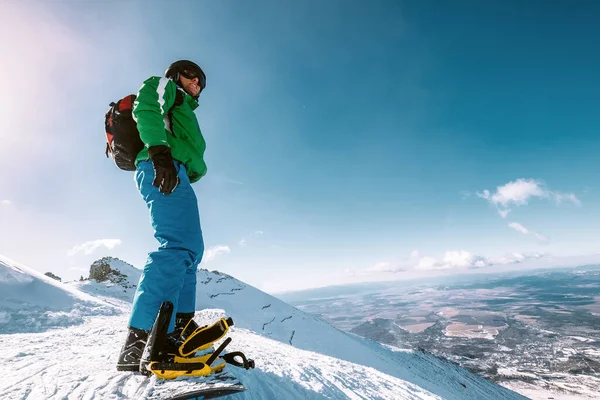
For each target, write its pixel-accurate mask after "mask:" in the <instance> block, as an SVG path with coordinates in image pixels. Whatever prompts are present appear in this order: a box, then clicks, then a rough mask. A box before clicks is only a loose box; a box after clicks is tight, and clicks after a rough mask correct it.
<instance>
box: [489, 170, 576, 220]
mask: <svg viewBox="0 0 600 400" xmlns="http://www.w3.org/2000/svg"><path fill="white" fill-rule="evenodd" d="M477 196H478V197H480V198H482V199H485V200H487V201H488V202H489V203H490V204H492V205H494V206H495V207H496V209H497V210H498V213H499V214H500V216H502V218H506V217H507V216H508V213H509V212H511V208H510V207H511V206H523V205H527V204H528V202H529V200H530V199H532V198H553V199H554V200H555V201H556V204H557V205H560V204H561V203H563V202H565V201H568V202H571V203H573V204H575V205H576V206H581V202H580V201H579V199H578V198H577V196H575V195H574V194H573V193H561V192H553V191H551V190H550V189H548V188H547V187H546V186H545V185H544V184H543V183H542V182H541V181H539V180H536V179H517V180H516V181H514V182H509V183H507V184H505V185H503V186H498V187H497V188H496V193H494V194H492V193H490V191H489V190H484V191H483V192H481V193H479V192H478V193H477Z"/></svg>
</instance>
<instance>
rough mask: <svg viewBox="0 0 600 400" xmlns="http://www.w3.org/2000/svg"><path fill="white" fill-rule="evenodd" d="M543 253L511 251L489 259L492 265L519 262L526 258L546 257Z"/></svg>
mask: <svg viewBox="0 0 600 400" xmlns="http://www.w3.org/2000/svg"><path fill="white" fill-rule="evenodd" d="M546 256H547V254H543V253H525V254H523V253H511V254H507V255H505V256H503V257H500V258H496V259H490V262H491V263H492V264H493V265H506V264H519V263H522V262H524V261H527V260H537V259H540V258H543V257H546Z"/></svg>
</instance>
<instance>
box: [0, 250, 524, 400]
mask: <svg viewBox="0 0 600 400" xmlns="http://www.w3.org/2000/svg"><path fill="white" fill-rule="evenodd" d="M115 265H117V263H115ZM117 267H118V266H115V268H117ZM120 270H121V272H123V273H125V274H127V275H128V281H129V284H125V285H117V284H112V283H99V282H94V281H83V282H72V283H60V282H57V281H55V280H53V279H51V278H48V277H46V276H44V275H42V274H39V273H37V272H36V271H33V270H31V269H29V268H26V267H24V266H19V265H17V264H15V263H12V262H10V261H8V260H4V259H3V261H2V262H0V333H2V334H0V362H2V363H3V364H4V365H5V366H8V371H9V373H8V374H5V375H4V377H3V379H2V380H0V398H1V399H142V398H147V396H151V394H152V389H153V387H154V385H155V383H156V379H155V378H146V377H143V376H141V375H139V374H136V373H123V372H118V371H117V370H116V368H115V364H116V359H117V356H118V352H119V349H120V347H121V345H122V342H123V340H124V337H125V332H126V327H127V318H128V314H129V311H130V308H131V299H132V297H133V293H134V288H132V286H134V285H135V283H137V280H138V279H139V272H140V271H139V270H136V269H131V268H129V267H123V266H121V267H120ZM197 293H198V296H197V309H198V310H201V311H199V312H198V313H197V315H196V320H197V321H198V322H199V323H201V324H203V323H204V324H206V323H210V322H213V321H214V320H215V319H216V318H219V317H222V316H225V315H227V316H230V317H232V318H233V320H234V322H235V326H234V327H233V328H232V329H231V330H230V335H229V336H230V337H231V338H232V339H233V342H232V343H231V344H230V345H229V346H228V348H227V351H235V350H240V351H243V352H244V353H245V354H246V355H247V356H248V357H250V358H253V359H254V360H255V361H256V368H255V369H253V370H249V371H246V370H243V369H239V368H235V367H232V366H228V367H227V368H228V370H229V371H230V372H231V373H233V374H234V375H235V376H237V377H238V379H239V380H240V381H241V382H242V383H243V384H244V385H245V386H246V388H247V390H246V391H245V392H243V393H239V394H235V395H232V396H231V398H232V399H309V398H310V399H523V398H524V397H522V396H520V395H518V394H516V393H515V392H511V391H510V390H508V389H506V388H503V387H501V386H498V385H496V384H494V383H492V382H488V381H486V380H484V379H483V378H480V377H478V376H476V375H474V374H472V373H470V372H468V371H466V370H464V369H462V368H460V367H458V366H456V365H454V364H452V363H449V362H446V361H444V360H440V359H438V358H436V357H434V356H432V355H431V354H428V353H425V352H419V351H409V350H400V349H396V348H389V347H387V346H382V345H379V344H377V343H375V342H372V341H368V340H365V339H363V338H360V337H358V336H354V335H351V334H348V333H345V332H342V331H339V330H337V329H335V328H333V327H332V326H330V325H328V324H327V323H325V322H324V321H322V320H319V319H317V318H315V317H313V316H311V315H308V314H305V313H303V312H302V311H300V310H298V309H296V308H294V307H292V306H290V305H288V304H286V303H284V302H282V301H280V300H278V299H276V298H274V297H272V296H270V295H268V294H266V293H264V292H261V291H259V290H257V289H256V288H253V287H251V286H249V285H246V284H244V283H242V282H240V281H238V280H236V279H234V278H233V277H230V276H228V275H224V274H219V273H216V272H209V271H206V270H200V271H198V291H197ZM57 315H59V316H60V317H56V316H57Z"/></svg>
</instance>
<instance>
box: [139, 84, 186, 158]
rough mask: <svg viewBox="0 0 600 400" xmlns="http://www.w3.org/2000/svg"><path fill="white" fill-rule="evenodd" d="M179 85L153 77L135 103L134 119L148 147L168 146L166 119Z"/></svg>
mask: <svg viewBox="0 0 600 400" xmlns="http://www.w3.org/2000/svg"><path fill="white" fill-rule="evenodd" d="M176 94H177V85H175V82H173V81H172V80H170V79H167V78H160V77H157V76H153V77H152V78H149V79H147V80H146V81H145V82H144V83H143V85H142V87H141V88H140V91H139V92H138V94H137V97H136V99H135V102H134V103H133V119H134V120H135V121H136V123H137V128H138V131H139V132H140V138H141V139H142V142H143V143H144V145H145V146H146V147H150V146H157V145H166V146H168V145H169V144H168V142H167V133H166V131H165V122H164V117H165V115H166V114H167V112H168V111H169V109H170V108H171V106H173V103H174V102H175V96H176Z"/></svg>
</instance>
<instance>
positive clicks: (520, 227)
mask: <svg viewBox="0 0 600 400" xmlns="http://www.w3.org/2000/svg"><path fill="white" fill-rule="evenodd" d="M508 226H509V227H510V228H512V229H514V230H516V231H517V232H521V233H522V234H524V235H533V236H534V237H535V238H536V239H538V240H539V241H540V242H547V241H548V238H547V237H546V236H544V235H542V234H541V233H537V232H533V231H530V230H529V229H527V228H525V227H524V226H523V225H521V224H519V223H518V222H511V223H510V224H508Z"/></svg>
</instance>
